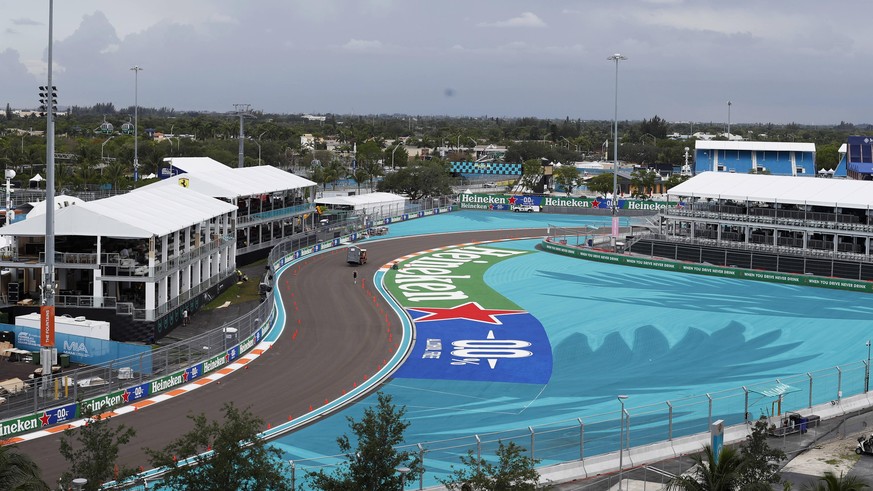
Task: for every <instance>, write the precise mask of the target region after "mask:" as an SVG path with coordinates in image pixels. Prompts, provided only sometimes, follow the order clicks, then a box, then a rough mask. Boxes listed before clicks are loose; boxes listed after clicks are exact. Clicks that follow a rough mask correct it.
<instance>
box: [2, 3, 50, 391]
mask: <svg viewBox="0 0 873 491" xmlns="http://www.w3.org/2000/svg"><path fill="white" fill-rule="evenodd" d="M48 27H49V37H48V85H47V86H46V88H47V91H48V101H47V104H46V113H45V114H46V129H45V141H46V144H45V153H46V156H45V157H46V158H45V160H46V187H45V266H44V268H45V269H44V270H43V275H42V292H41V295H40V299H41V300H42V307H41V309H40V346H41V347H42V349H41V351H42V352H41V353H40V355H41V356H40V361H41V365H42V377H41V380H40V382H42V384H41V387H40V391H42V394H44V395H45V396H48V394H49V387H50V384H51V377H52V357H51V353H52V352H53V351H54V347H55V345H54V320H55V319H54V307H55V281H54V272H55V115H54V96H53V95H52V94H53V92H54V91H53V86H52V45H53V44H54V39H53V34H52V30H53V29H54V0H49V23H48ZM7 213H8V210H7ZM49 317H50V319H49ZM43 324H47V325H43ZM46 355H48V356H46Z"/></svg>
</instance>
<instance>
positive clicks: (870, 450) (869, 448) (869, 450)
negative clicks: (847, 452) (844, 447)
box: [855, 434, 873, 455]
mask: <svg viewBox="0 0 873 491" xmlns="http://www.w3.org/2000/svg"><path fill="white" fill-rule="evenodd" d="M855 453H856V454H858V455H862V454H866V455H873V434H871V435H870V436H868V437H867V438H864V437H863V436H859V437H858V446H857V447H855Z"/></svg>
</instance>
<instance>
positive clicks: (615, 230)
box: [607, 53, 627, 247]
mask: <svg viewBox="0 0 873 491" xmlns="http://www.w3.org/2000/svg"><path fill="white" fill-rule="evenodd" d="M626 59H627V57H626V56H622V55H621V54H620V53H616V54H614V55H612V56H610V57H609V58H607V60H611V61H615V118H614V119H613V124H614V128H613V131H612V136H613V139H614V141H613V149H612V157H613V159H614V163H613V166H612V245H613V247H615V246H616V242H617V241H618V209H617V207H618V62H619V61H623V60H626ZM607 141H608V140H607Z"/></svg>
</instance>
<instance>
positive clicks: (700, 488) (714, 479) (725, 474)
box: [667, 445, 771, 491]
mask: <svg viewBox="0 0 873 491" xmlns="http://www.w3.org/2000/svg"><path fill="white" fill-rule="evenodd" d="M691 460H693V461H694V467H693V470H692V472H691V474H690V475H681V476H676V477H675V478H673V479H672V480H671V481H670V483H669V484H668V486H667V489H671V490H677V491H734V490H737V489H739V482H740V477H741V475H742V470H743V465H744V462H743V457H742V455H741V454H740V453H739V452H738V451H737V450H736V449H734V448H731V447H724V448H722V449H721V452H719V454H718V462H717V463H714V462H715V458H714V456H713V454H712V447H711V446H710V445H706V446H704V447H703V453H700V454H697V455H694V456H693V457H691ZM751 489H761V490H770V489H771V487H770V485H769V484H767V483H758V484H755V485H753V486H746V487H745V490H751Z"/></svg>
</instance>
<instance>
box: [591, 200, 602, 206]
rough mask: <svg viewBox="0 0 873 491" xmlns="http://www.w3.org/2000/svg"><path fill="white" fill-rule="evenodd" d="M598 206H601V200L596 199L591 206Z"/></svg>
mask: <svg viewBox="0 0 873 491" xmlns="http://www.w3.org/2000/svg"><path fill="white" fill-rule="evenodd" d="M598 206H600V202H599V201H597V200H594V201H592V202H591V208H597V207H598Z"/></svg>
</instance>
